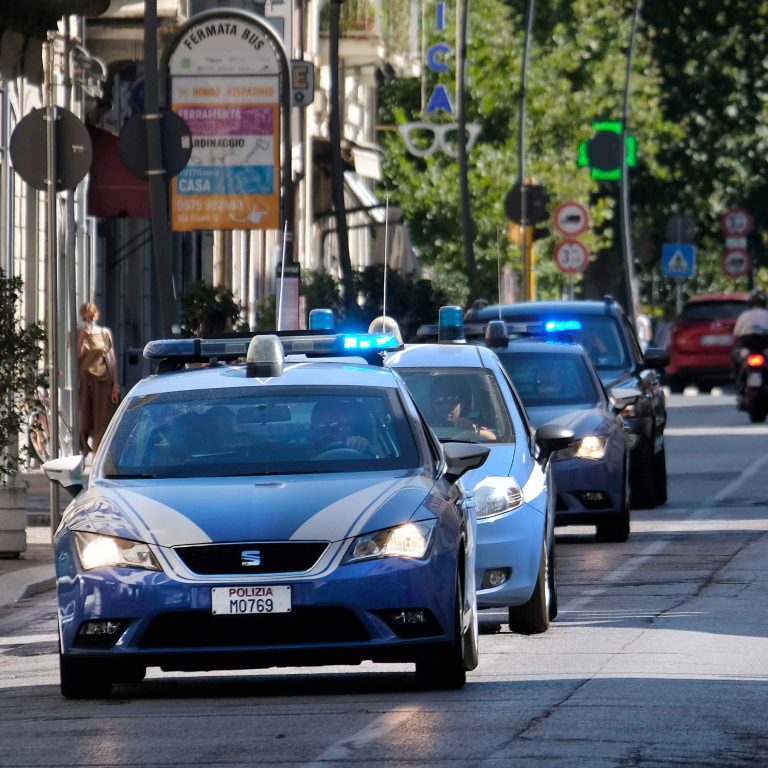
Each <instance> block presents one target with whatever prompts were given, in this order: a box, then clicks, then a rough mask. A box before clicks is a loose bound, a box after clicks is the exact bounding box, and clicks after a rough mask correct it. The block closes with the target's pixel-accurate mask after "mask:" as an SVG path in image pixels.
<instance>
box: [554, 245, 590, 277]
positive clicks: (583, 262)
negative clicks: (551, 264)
mask: <svg viewBox="0 0 768 768" xmlns="http://www.w3.org/2000/svg"><path fill="white" fill-rule="evenodd" d="M552 257H553V258H554V260H555V264H556V265H557V268H558V269H559V270H560V271H561V272H565V273H566V274H573V273H575V272H583V271H584V270H585V269H586V268H587V264H588V263H589V251H588V250H587V249H586V247H585V246H584V244H583V243H582V242H580V241H579V240H563V241H562V242H561V243H558V244H557V245H556V246H555V250H554V251H553V253H552Z"/></svg>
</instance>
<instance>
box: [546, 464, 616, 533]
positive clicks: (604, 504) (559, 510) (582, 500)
mask: <svg viewBox="0 0 768 768" xmlns="http://www.w3.org/2000/svg"><path fill="white" fill-rule="evenodd" d="M553 473H554V477H555V487H556V488H557V506H556V507H555V525H581V524H583V525H593V524H595V523H596V522H598V521H599V520H603V519H605V518H606V517H608V516H610V515H617V514H619V513H620V512H621V511H622V500H623V490H624V489H623V485H622V484H623V482H624V478H623V475H624V471H623V460H622V459H621V457H609V455H608V454H606V457H605V458H603V459H600V460H597V461H595V460H592V459H564V460H559V461H555V462H554V463H553Z"/></svg>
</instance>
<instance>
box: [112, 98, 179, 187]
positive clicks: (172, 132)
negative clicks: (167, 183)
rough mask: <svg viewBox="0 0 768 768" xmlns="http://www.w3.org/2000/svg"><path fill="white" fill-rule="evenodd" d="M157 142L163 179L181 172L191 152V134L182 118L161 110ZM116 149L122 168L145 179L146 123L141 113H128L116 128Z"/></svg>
mask: <svg viewBox="0 0 768 768" xmlns="http://www.w3.org/2000/svg"><path fill="white" fill-rule="evenodd" d="M160 114H161V115H162V120H161V121H160V141H161V143H162V145H163V162H164V163H165V175H166V178H169V179H170V178H171V177H172V176H176V175H178V174H179V173H181V172H182V171H183V170H184V168H185V167H186V165H187V163H188V162H189V158H190V157H191V155H192V134H191V133H190V132H189V126H188V125H187V124H186V122H185V121H184V118H182V117H180V116H179V115H177V114H176V113H175V112H171V110H170V109H161V110H160ZM117 150H118V152H119V154H120V159H121V160H122V161H123V163H125V167H126V168H127V169H128V170H129V171H130V172H131V173H132V174H133V175H134V176H137V177H138V178H140V179H146V178H147V167H148V164H149V161H148V158H147V122H146V120H145V119H144V113H143V112H136V113H134V114H133V115H131V116H130V117H129V118H128V120H127V121H126V123H125V125H124V126H123V128H122V130H121V131H120V138H119V140H118V145H117Z"/></svg>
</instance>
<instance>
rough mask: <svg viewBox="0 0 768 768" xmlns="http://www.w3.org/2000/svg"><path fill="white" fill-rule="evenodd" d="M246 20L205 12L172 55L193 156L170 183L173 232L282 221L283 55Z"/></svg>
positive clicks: (178, 107)
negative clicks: (281, 76) (281, 109)
mask: <svg viewBox="0 0 768 768" xmlns="http://www.w3.org/2000/svg"><path fill="white" fill-rule="evenodd" d="M279 55H281V51H280V50H279V49H277V48H276V47H275V45H274V42H273V41H272V39H271V38H270V36H269V35H268V34H266V33H265V31H264V30H263V29H262V28H261V27H259V26H257V25H256V24H254V23H251V22H249V21H248V20H247V19H221V20H216V19H210V18H208V19H205V20H202V21H201V22H200V23H199V24H196V25H193V26H191V27H190V28H189V29H188V30H187V31H186V32H185V33H184V35H183V36H182V37H181V38H180V39H179V41H178V44H177V45H176V48H175V50H174V51H173V53H172V54H171V56H170V59H169V75H170V81H171V90H170V92H171V100H172V104H171V108H172V110H173V111H174V112H176V113H178V114H179V115H180V116H181V117H182V118H184V120H185V121H186V123H187V125H188V126H189V130H190V133H191V135H192V156H191V157H190V160H189V163H188V164H187V167H186V168H185V169H184V170H183V171H182V172H181V173H180V174H179V175H178V176H177V177H176V178H175V179H174V180H173V181H172V184H171V223H172V228H173V229H174V230H175V231H189V230H201V229H202V230H205V229H279V228H280V137H281V128H280V120H281V113H280V100H281V93H280V76H279V75H280V59H279Z"/></svg>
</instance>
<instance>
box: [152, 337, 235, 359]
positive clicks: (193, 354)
mask: <svg viewBox="0 0 768 768" xmlns="http://www.w3.org/2000/svg"><path fill="white" fill-rule="evenodd" d="M249 343H250V339H158V340H156V341H150V342H147V344H146V346H145V347H144V357H145V358H147V359H148V360H178V361H179V362H182V361H194V360H210V358H212V357H216V358H219V359H221V360H234V359H236V358H238V357H245V356H246V354H247V353H248V344H249Z"/></svg>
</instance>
